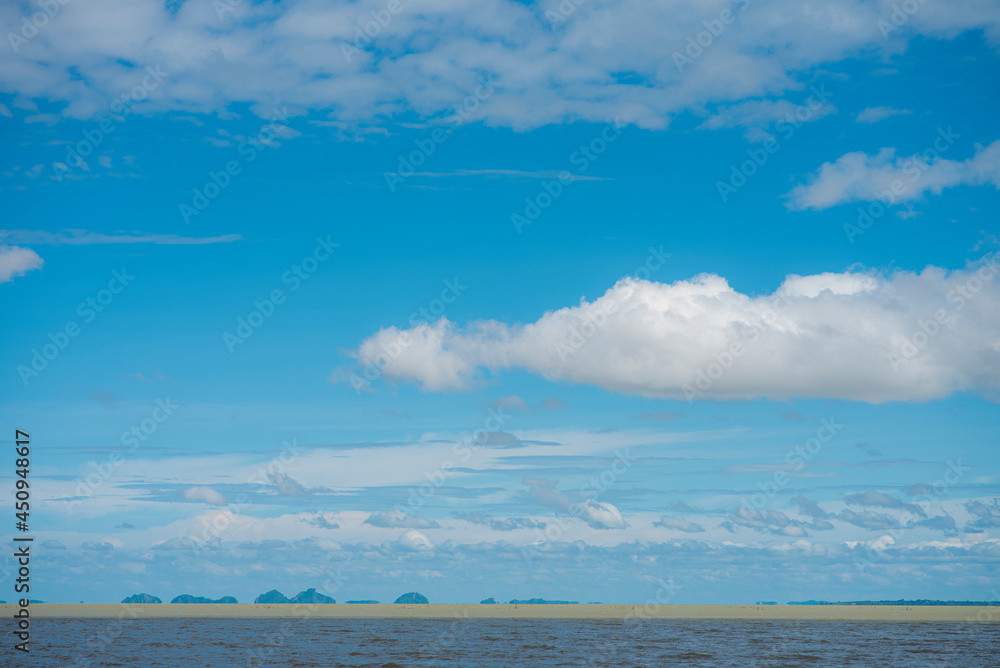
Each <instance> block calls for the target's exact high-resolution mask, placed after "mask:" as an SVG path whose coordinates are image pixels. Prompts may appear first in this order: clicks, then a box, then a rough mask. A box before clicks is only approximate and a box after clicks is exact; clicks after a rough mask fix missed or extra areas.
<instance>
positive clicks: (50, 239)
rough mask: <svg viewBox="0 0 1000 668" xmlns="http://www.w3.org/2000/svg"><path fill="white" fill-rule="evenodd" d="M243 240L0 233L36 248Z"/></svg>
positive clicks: (231, 236) (236, 236) (227, 236)
mask: <svg viewBox="0 0 1000 668" xmlns="http://www.w3.org/2000/svg"><path fill="white" fill-rule="evenodd" d="M242 239H243V235H242V234H223V235H221V236H217V237H183V236H180V235H177V234H147V233H145V232H115V233H111V234H106V233H104V232H89V231H87V230H76V229H65V230H60V231H58V232H46V231H44V230H0V242H9V243H15V244H30V245H34V246H90V245H96V244H157V245H163V246H200V245H204V244H227V243H232V242H234V241H240V240H242Z"/></svg>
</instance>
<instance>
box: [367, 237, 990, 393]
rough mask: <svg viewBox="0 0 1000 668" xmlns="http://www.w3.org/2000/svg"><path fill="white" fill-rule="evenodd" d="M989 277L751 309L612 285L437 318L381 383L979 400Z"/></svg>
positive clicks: (831, 283)
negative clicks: (506, 308) (520, 307)
mask: <svg viewBox="0 0 1000 668" xmlns="http://www.w3.org/2000/svg"><path fill="white" fill-rule="evenodd" d="M997 272H998V268H997V265H996V260H995V257H990V258H988V261H987V262H985V263H984V264H983V266H981V267H976V266H970V267H969V268H967V269H962V270H956V271H952V272H947V271H945V270H943V269H939V268H936V267H928V268H926V269H924V270H923V271H921V272H919V273H913V272H907V271H897V272H894V273H891V274H887V275H880V274H878V273H875V272H866V273H861V272H845V273H839V274H838V273H824V274H817V275H813V276H797V275H791V276H789V277H788V278H787V279H786V281H785V282H784V283H783V284H782V285H781V286H780V287H779V288H778V289H777V290H776V291H775V292H774V294H770V295H768V294H763V295H758V296H751V295H746V294H742V293H739V292H737V291H736V290H734V289H733V288H732V287H730V285H729V284H728V282H727V281H726V280H725V279H724V278H722V277H720V276H717V275H713V274H702V275H699V276H696V277H695V278H693V279H691V280H686V281H677V282H675V283H672V284H663V283H655V282H650V281H641V280H634V279H622V280H621V281H619V282H618V283H617V284H616V285H615V286H614V287H613V288H612V289H610V290H608V291H607V292H606V293H605V294H604V295H603V296H601V297H599V298H597V299H595V300H594V301H592V302H588V301H587V300H585V299H581V301H580V304H579V305H578V306H573V307H567V308H561V309H558V310H555V311H550V312H547V313H545V314H544V315H542V316H541V317H540V318H539V319H538V320H536V321H535V322H532V323H528V324H524V325H521V324H506V323H502V322H497V321H485V322H484V321H477V322H472V323H470V324H468V325H467V326H465V327H459V326H457V325H456V324H454V323H452V322H450V321H448V320H447V319H441V320H439V321H437V322H436V323H433V324H429V325H426V324H425V325H420V326H418V327H414V328H411V329H409V330H406V332H407V334H408V335H409V340H410V344H409V345H408V346H406V347H404V348H402V350H401V351H399V353H398V355H397V356H396V357H395V359H393V360H392V362H391V363H390V364H388V365H387V366H386V367H385V368H384V369H383V374H384V377H385V378H387V379H389V380H395V381H415V382H418V383H420V384H422V385H423V387H424V389H425V390H429V391H449V390H463V389H468V388H470V387H473V386H475V385H476V384H477V383H478V382H480V381H481V380H482V379H483V378H484V376H486V375H487V374H490V373H498V372H501V371H503V370H506V369H524V370H527V371H529V372H532V373H535V374H537V375H540V376H542V377H544V378H546V379H548V380H551V381H557V382H572V383H580V384H588V385H596V386H599V387H602V388H605V389H607V390H611V391H616V392H625V393H629V394H639V395H644V396H651V397H666V398H691V397H697V398H716V399H738V398H752V397H768V398H774V399H786V398H790V397H823V398H838V399H850V400H859V401H868V402H875V403H878V402H883V401H907V400H910V401H924V400H929V399H933V398H937V397H942V396H945V395H948V394H950V393H951V392H955V391H961V390H968V391H972V392H977V393H982V394H992V393H995V392H996V391H997V390H998V389H1000V355H998V354H997V353H998V351H1000V337H998V335H997V332H998V331H1000V287H998V283H997V281H996V280H995V277H996V274H997ZM938 318H940V320H937V319H938ZM921 323H924V324H923V325H921ZM928 323H929V324H928ZM942 323H943V324H942ZM925 331H933V334H932V335H930V336H928V335H927V334H926V333H925ZM399 336H400V331H399V330H397V329H396V328H395V327H389V328H385V329H382V330H380V331H379V332H377V333H375V334H373V335H372V336H371V337H369V338H368V339H366V340H365V341H364V342H362V344H361V345H360V346H359V348H358V350H357V351H356V352H355V353H354V354H355V356H356V357H357V359H358V361H359V362H360V363H361V364H362V365H365V364H369V363H375V362H376V359H377V358H378V356H379V355H381V354H382V352H383V349H390V348H393V347H395V348H398V347H399V346H398V345H397V344H396V342H397V341H398V339H399Z"/></svg>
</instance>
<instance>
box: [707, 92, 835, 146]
mask: <svg viewBox="0 0 1000 668" xmlns="http://www.w3.org/2000/svg"><path fill="white" fill-rule="evenodd" d="M817 92H820V89H817ZM829 94H830V91H822V93H821V95H820V96H817V95H816V94H813V95H810V96H809V97H808V99H807V100H806V101H805V102H804V103H803V104H793V103H792V102H790V101H789V100H748V101H746V102H740V103H737V104H733V105H728V106H726V105H724V106H722V107H720V108H719V109H718V110H717V111H716V113H715V115H713V116H710V117H709V118H707V119H706V120H705V121H704V122H703V123H702V124H701V125H700V126H698V128H699V129H707V130H715V129H718V128H744V136H745V137H746V138H747V140H749V141H752V142H759V141H766V140H768V139H772V138H773V136H772V135H770V134H769V133H768V132H767V131H766V130H767V128H769V127H770V126H771V124H772V123H774V124H776V125H775V129H776V130H781V131H782V132H786V131H787V130H790V129H794V128H796V127H798V126H799V125H801V124H802V123H810V122H813V121H818V120H819V119H821V118H823V117H825V116H828V115H830V114H834V113H837V109H836V107H834V106H833V105H832V104H830V103H829V101H828V100H827V99H826V96H827V95H829Z"/></svg>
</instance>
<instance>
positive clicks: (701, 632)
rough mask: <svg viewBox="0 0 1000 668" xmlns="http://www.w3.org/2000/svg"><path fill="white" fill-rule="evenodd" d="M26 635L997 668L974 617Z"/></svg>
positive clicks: (54, 630) (62, 647) (171, 662)
mask: <svg viewBox="0 0 1000 668" xmlns="http://www.w3.org/2000/svg"><path fill="white" fill-rule="evenodd" d="M31 640H32V651H31V654H30V660H28V661H23V660H22V661H21V662H20V663H16V662H15V663H12V664H11V665H24V666H28V665H30V666H59V667H60V668H63V667H66V666H130V667H131V666H136V667H140V666H141V667H147V666H169V667H171V668H180V667H186V666H199V667H200V666H301V667H306V666H317V667H320V666H322V667H327V666H429V665H435V666H489V667H497V668H500V667H504V668H507V667H509V666H588V665H593V666H679V667H687V666H699V667H700V666H705V667H709V666H711V667H713V668H718V667H723V666H732V667H734V668H736V667H739V668H745V667H747V666H760V667H764V666H768V667H771V666H774V667H777V666H899V667H901V668H902V667H906V668H915V667H919V666H963V667H964V666H970V667H978V666H983V667H987V666H989V667H991V668H995V667H996V666H1000V654H998V650H1000V625H997V624H973V623H929V622H921V623H900V622H892V623H887V622H830V621H824V622H815V621H808V622H807V621H758V620H753V621H731V620H725V621H723V620H683V621H669V620H657V621H644V622H641V623H634V622H633V623H626V622H622V621H616V620H607V621H604V620H583V621H581V620H482V619H477V620H409V619H379V620H363V619H284V620H283V619H147V620H137V621H129V622H125V623H123V624H121V625H120V626H119V622H117V620H107V619H83V620H81V619H38V620H36V621H34V622H33V624H32V637H31ZM3 655H4V657H5V659H4V660H2V661H0V664H2V665H8V664H7V663H6V659H7V658H11V657H12V653H11V652H10V648H5V651H4V652H3ZM18 658H20V657H18Z"/></svg>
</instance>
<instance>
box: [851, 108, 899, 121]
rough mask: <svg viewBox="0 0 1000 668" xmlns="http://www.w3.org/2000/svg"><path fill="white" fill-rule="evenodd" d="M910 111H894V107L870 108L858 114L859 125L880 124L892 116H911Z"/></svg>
mask: <svg viewBox="0 0 1000 668" xmlns="http://www.w3.org/2000/svg"><path fill="white" fill-rule="evenodd" d="M910 113H912V112H910V110H908V109H893V108H892V107H868V108H867V109H865V110H864V111H862V112H861V113H859V114H858V123H878V122H879V121H881V120H884V119H886V118H889V117H890V116H904V115H907V114H910Z"/></svg>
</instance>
